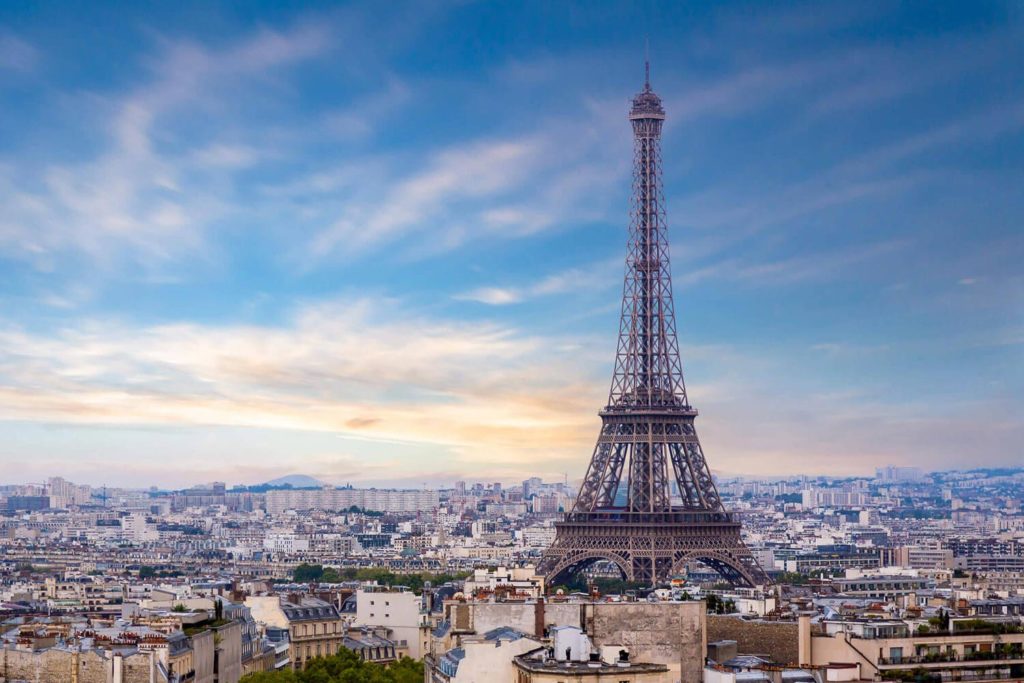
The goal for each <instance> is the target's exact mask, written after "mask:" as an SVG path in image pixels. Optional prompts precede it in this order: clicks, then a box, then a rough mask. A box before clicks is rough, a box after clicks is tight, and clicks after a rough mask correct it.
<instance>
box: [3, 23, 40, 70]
mask: <svg viewBox="0 0 1024 683" xmlns="http://www.w3.org/2000/svg"><path fill="white" fill-rule="evenodd" d="M38 60H39V51H38V50H37V49H36V48H35V47H33V46H32V45H31V44H29V43H28V42H26V41H25V40H22V39H21V38H19V37H18V36H16V35H14V34H13V33H10V32H8V31H4V30H3V29H0V72H3V71H5V70H8V71H13V72H18V73H27V72H29V71H31V70H32V69H33V68H34V67H35V66H36V63H37V62H38Z"/></svg>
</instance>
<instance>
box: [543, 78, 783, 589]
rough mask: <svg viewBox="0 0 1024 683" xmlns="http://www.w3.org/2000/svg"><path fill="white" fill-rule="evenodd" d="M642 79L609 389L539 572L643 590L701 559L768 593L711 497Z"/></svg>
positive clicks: (658, 121) (655, 105)
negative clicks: (612, 576)
mask: <svg viewBox="0 0 1024 683" xmlns="http://www.w3.org/2000/svg"><path fill="white" fill-rule="evenodd" d="M645 71H646V73H645V82H644V89H643V91H642V92H640V94H638V95H637V96H636V97H634V98H633V107H632V109H631V110H630V112H629V120H630V121H631V122H632V124H633V139H634V161H633V202H632V211H631V221H630V228H629V247H628V251H627V254H626V275H625V287H624V290H623V299H622V318H621V322H620V324H619V345H618V350H617V352H616V354H615V371H614V373H613V375H612V384H611V391H610V392H609V396H608V405H607V407H605V409H604V410H602V411H601V412H600V415H601V423H602V424H601V433H600V435H599V436H598V438H597V446H596V447H595V448H594V454H593V456H591V460H590V467H589V468H588V469H587V475H586V477H585V479H584V480H583V485H582V487H581V488H580V492H579V495H578V497H577V498H576V502H575V504H574V506H573V508H572V510H571V511H570V512H569V513H567V514H566V515H565V519H564V520H563V521H562V522H559V523H557V524H556V529H557V532H556V536H555V541H554V543H553V544H552V545H551V547H550V548H549V549H548V550H547V552H546V553H545V555H544V557H543V559H542V560H541V563H540V566H539V571H540V572H542V573H544V574H545V575H546V576H547V582H548V585H555V584H557V583H559V582H561V581H563V580H565V579H566V578H568V577H570V576H572V575H573V574H576V573H577V572H579V571H581V570H583V569H586V568H587V567H588V566H590V565H593V564H595V563H597V562H602V561H606V562H611V563H613V564H615V565H616V566H617V567H618V568H619V569H620V570H621V571H622V574H623V576H624V577H625V578H626V579H628V580H631V581H642V582H645V583H649V584H650V583H664V582H666V581H667V580H668V579H669V578H670V577H671V576H672V575H674V574H677V573H679V572H680V571H681V570H682V569H683V568H684V567H685V566H686V565H687V564H688V563H690V562H693V561H695V560H699V561H701V562H703V563H704V564H706V565H708V566H710V567H711V568H713V569H714V570H715V571H716V572H718V573H719V574H721V575H722V577H723V578H724V579H726V580H728V581H730V582H732V583H734V584H747V585H751V586H753V585H759V584H767V583H769V580H768V577H767V576H766V575H765V573H764V571H762V569H761V567H760V566H758V564H757V562H756V561H755V560H754V557H753V556H752V555H751V554H750V551H749V550H748V549H747V547H746V546H745V545H744V543H743V541H742V539H741V538H740V522H739V520H738V519H737V518H736V517H735V516H734V515H733V514H732V513H729V512H726V510H725V508H724V507H723V506H722V502H721V500H720V499H719V497H718V490H717V489H716V488H715V483H714V481H713V480H712V478H711V471H710V470H709V469H708V465H707V462H706V461H705V459H704V452H703V450H702V449H701V446H700V441H699V440H698V439H697V431H696V429H695V427H694V418H696V416H697V411H696V410H695V409H694V408H693V407H691V406H690V402H689V400H688V398H687V396H686V385H685V383H684V381H683V369H682V364H681V363H680V360H679V343H678V341H677V339H676V320H675V311H674V307H673V302H672V276H671V273H670V268H669V248H668V237H667V234H666V233H667V229H666V221H665V210H664V199H663V193H662V186H661V142H660V140H661V126H662V122H663V121H664V120H665V110H664V108H663V107H662V104H661V99H660V98H659V97H658V96H657V95H656V94H654V91H652V90H651V82H650V69H649V66H648V65H645ZM673 483H674V484H675V487H678V496H676V497H675V498H673V495H672V493H673V488H675V487H674V486H673ZM623 494H624V495H623Z"/></svg>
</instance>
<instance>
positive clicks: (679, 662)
mask: <svg viewBox="0 0 1024 683" xmlns="http://www.w3.org/2000/svg"><path fill="white" fill-rule="evenodd" d="M587 607H588V610H587V612H588V615H587V624H586V626H585V630H586V632H587V634H588V635H589V636H590V637H591V639H592V640H593V641H594V644H595V645H598V646H608V645H621V646H623V647H625V648H626V649H627V650H629V656H630V659H631V660H633V661H638V662H650V663H652V664H664V665H666V666H667V667H668V668H669V672H670V674H671V678H672V680H682V681H699V680H701V675H702V673H703V671H704V654H705V652H707V639H706V633H707V626H706V614H705V609H704V603H703V602H655V603H644V602H597V603H592V604H589V605H587Z"/></svg>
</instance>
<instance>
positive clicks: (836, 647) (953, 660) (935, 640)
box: [798, 616, 1024, 681]
mask: <svg viewBox="0 0 1024 683" xmlns="http://www.w3.org/2000/svg"><path fill="white" fill-rule="evenodd" d="M961 623H962V624H963V625H962V626H960V628H958V627H957V625H956V623H955V622H954V625H953V629H952V631H951V632H949V633H947V632H938V633H917V634H912V633H911V631H910V628H909V627H908V626H907V624H906V623H904V622H902V621H896V620H882V619H875V620H848V621H826V622H823V623H822V624H821V625H819V626H812V624H811V622H810V618H809V617H806V616H804V617H800V624H799V636H798V637H799V658H800V664H801V665H813V666H825V665H828V664H831V663H848V664H856V665H858V666H859V667H860V679H861V680H878V679H893V678H898V677H899V676H901V675H909V674H910V672H912V671H915V670H924V671H927V672H929V673H931V674H935V675H938V676H941V677H942V679H943V680H975V681H982V680H1000V679H1001V680H1005V679H1011V680H1024V632H1018V633H998V634H997V633H995V632H994V630H995V629H993V628H992V627H984V626H980V625H979V624H977V623H976V622H975V623H970V622H961ZM1009 630H1015V629H1012V628H1011V629H1009ZM1016 630H1019V629H1016Z"/></svg>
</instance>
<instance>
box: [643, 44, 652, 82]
mask: <svg viewBox="0 0 1024 683" xmlns="http://www.w3.org/2000/svg"><path fill="white" fill-rule="evenodd" d="M644 91H645V92H650V91H651V41H650V39H649V38H647V37H646V36H645V37H644Z"/></svg>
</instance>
